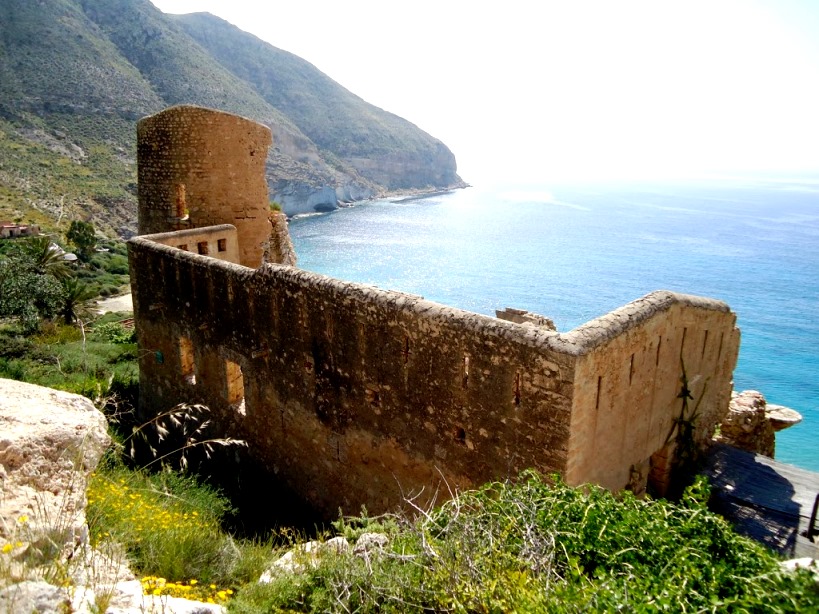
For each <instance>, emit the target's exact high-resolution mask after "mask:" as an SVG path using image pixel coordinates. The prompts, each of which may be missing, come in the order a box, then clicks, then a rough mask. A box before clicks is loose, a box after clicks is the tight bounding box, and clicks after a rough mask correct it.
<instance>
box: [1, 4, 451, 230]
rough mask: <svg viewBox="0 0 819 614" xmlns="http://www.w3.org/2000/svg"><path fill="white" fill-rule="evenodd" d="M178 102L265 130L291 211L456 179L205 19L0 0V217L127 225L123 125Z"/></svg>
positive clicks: (322, 80)
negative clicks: (245, 119) (257, 124)
mask: <svg viewBox="0 0 819 614" xmlns="http://www.w3.org/2000/svg"><path fill="white" fill-rule="evenodd" d="M211 38H212V39H213V40H210V39H211ZM231 49H232V50H233V52H232V53H231ZM269 65H272V67H271V66H269ZM277 92H281V94H279V95H277ZM300 92H301V94H300ZM180 103H188V104H199V105H202V106H210V107H215V108H219V109H223V110H226V111H230V112H233V113H238V114H241V115H244V116H246V117H250V118H252V119H255V120H257V121H261V122H263V123H265V124H267V125H268V126H270V128H271V130H272V131H273V134H274V147H273V148H271V152H270V155H269V158H268V179H269V184H270V187H271V197H272V198H274V199H276V200H279V201H282V202H283V203H284V205H285V209H286V210H289V212H290V213H295V212H300V211H305V210H312V209H314V208H316V207H318V208H332V207H335V206H336V204H337V199H342V200H355V199H359V198H367V197H370V196H374V195H379V194H382V193H384V192H385V190H394V189H399V188H400V189H424V188H443V187H452V186H455V185H460V183H461V182H460V178H458V176H457V174H456V173H455V161H454V157H453V156H452V154H451V153H450V152H449V150H448V149H446V147H445V146H444V145H443V144H442V143H440V142H439V141H437V140H436V139H433V138H432V137H430V136H429V135H427V134H426V133H423V132H422V131H421V130H419V129H418V128H416V127H415V126H413V125H412V124H410V123H409V122H406V121H404V120H402V119H400V118H398V117H396V116H394V115H391V114H389V113H386V112H384V111H382V110H380V109H377V108H376V107H373V106H372V105H368V104H367V103H365V102H364V101H362V100H360V99H359V98H358V97H356V96H354V95H353V94H351V93H350V92H347V91H346V90H344V89H343V88H342V87H341V86H339V85H338V84H336V83H334V82H333V81H332V80H331V79H329V77H327V76H326V75H323V74H322V73H320V72H319V71H318V70H317V69H316V68H315V67H313V66H311V65H310V64H308V63H307V62H304V61H303V60H301V59H299V58H297V57H296V56H293V55H292V54H288V53H287V52H284V51H281V50H278V49H275V48H274V47H271V46H270V45H267V44H266V43H263V42H262V41H260V40H258V39H256V38H255V37H253V36H251V35H249V34H246V33H244V32H242V31H240V30H238V29H236V28H235V27H233V26H231V25H230V24H227V23H226V22H224V21H222V20H220V19H218V18H215V17H213V16H211V15H191V16H169V15H165V14H163V13H161V12H160V11H159V10H158V9H156V8H155V7H154V6H153V5H152V4H151V3H150V2H148V0H48V1H47V2H36V3H35V2H30V1H26V0H0V218H2V219H6V218H15V219H18V218H23V219H31V220H33V221H37V222H41V223H47V221H48V219H49V218H51V220H52V225H53V222H54V219H59V220H61V223H64V222H66V221H67V220H69V219H71V218H77V217H85V218H90V219H93V220H94V221H95V223H97V224H98V225H100V226H102V227H103V228H106V229H107V230H110V231H117V232H120V233H122V234H128V233H129V232H130V231H131V229H133V227H134V226H135V193H136V191H135V185H134V178H135V173H134V170H135V167H134V164H135V163H134V152H135V143H134V139H135V122H136V120H137V119H139V118H140V117H143V116H145V115H148V114H151V113H154V112H156V111H159V110H161V109H162V108H164V107H166V106H170V105H173V104H180Z"/></svg>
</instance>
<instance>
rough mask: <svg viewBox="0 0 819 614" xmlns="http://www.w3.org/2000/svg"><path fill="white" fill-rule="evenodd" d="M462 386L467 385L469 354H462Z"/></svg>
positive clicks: (465, 386)
mask: <svg viewBox="0 0 819 614" xmlns="http://www.w3.org/2000/svg"><path fill="white" fill-rule="evenodd" d="M461 383H462V385H463V387H464V388H467V387H468V386H469V355H468V354H464V373H463V381H462V382H461Z"/></svg>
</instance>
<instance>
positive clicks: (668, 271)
mask: <svg viewBox="0 0 819 614" xmlns="http://www.w3.org/2000/svg"><path fill="white" fill-rule="evenodd" d="M290 230H291V234H292V236H293V240H294V243H295V246H296V251H297V253H298V257H299V266H300V267H302V268H305V269H308V270H312V271H316V272H319V273H324V274H327V275H331V276H333V277H338V278H341V279H347V280H351V281H360V282H365V283H370V284H374V285H377V286H379V287H382V288H388V289H395V290H401V291H404V292H410V293H413V294H420V295H422V296H424V297H426V298H428V299H430V300H434V301H438V302H441V303H444V304H446V305H452V306H455V307H460V308H462V309H467V310H470V311H474V312H478V313H483V314H487V315H494V310H495V309H496V308H502V307H507V306H508V307H517V308H520V309H527V310H530V311H534V312H536V313H540V314H543V315H546V316H549V317H551V318H552V319H554V321H555V323H556V324H557V327H558V329H559V330H561V331H567V330H570V329H572V328H574V327H575V326H577V325H579V324H582V323H583V322H586V321H588V320H590V319H591V318H594V317H597V316H600V315H602V314H604V313H606V312H608V311H611V310H612V309H615V308H617V307H619V306H621V305H624V304H625V303H627V302H629V301H631V300H634V299H635V298H638V297H640V296H642V295H644V294H646V293H648V292H651V291H652V290H657V289H668V290H675V291H679V292H686V293H690V294H700V295H704V296H710V297H715V298H719V299H722V300H724V301H726V302H727V303H728V304H729V305H730V306H731V308H732V309H733V310H734V311H735V312H736V313H737V315H738V322H739V327H740V329H741V331H742V345H741V350H740V358H739V364H738V366H737V370H736V372H735V388H736V389H737V390H746V389H756V390H760V391H761V392H763V394H765V396H766V398H767V399H768V401H769V402H771V403H778V404H782V405H787V406H790V407H793V408H794V409H797V410H798V411H800V412H801V413H802V414H803V416H804V418H805V419H804V421H803V422H802V424H800V425H798V426H796V427H793V428H791V429H789V430H786V431H783V432H781V433H780V434H779V435H778V436H777V458H778V459H779V460H782V461H785V462H789V463H794V464H796V465H800V466H802V467H805V468H808V469H812V470H815V471H819V401H818V400H817V399H819V322H817V315H819V181H817V180H814V181H809V180H803V181H795V180H794V181H784V180H782V181H758V180H757V181H751V180H744V181H740V180H719V181H717V180H712V181H700V182H697V183H690V182H688V183H678V184H674V183H656V184H646V183H643V184H625V183H619V184H607V185H604V184H589V185H537V186H522V185H509V186H494V187H492V188H480V187H475V188H470V189H467V190H459V191H456V192H452V193H449V194H444V195H438V196H431V197H427V198H421V199H415V200H406V201H403V202H389V201H376V202H370V203H365V204H361V205H358V206H356V207H352V208H349V209H341V210H338V211H335V212H333V213H330V214H325V215H317V216H311V217H305V218H299V219H295V220H293V221H292V222H291V226H290Z"/></svg>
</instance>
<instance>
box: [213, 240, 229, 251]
mask: <svg viewBox="0 0 819 614" xmlns="http://www.w3.org/2000/svg"><path fill="white" fill-rule="evenodd" d="M216 247H217V249H218V250H219V251H220V252H226V251H227V239H218V240H217V241H216Z"/></svg>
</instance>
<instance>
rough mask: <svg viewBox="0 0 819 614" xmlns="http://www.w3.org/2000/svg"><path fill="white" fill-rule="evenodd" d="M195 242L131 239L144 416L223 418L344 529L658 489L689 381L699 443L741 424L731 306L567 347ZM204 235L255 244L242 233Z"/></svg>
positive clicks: (671, 306)
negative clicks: (560, 487) (474, 496)
mask: <svg viewBox="0 0 819 614" xmlns="http://www.w3.org/2000/svg"><path fill="white" fill-rule="evenodd" d="M141 138H142V137H141ZM145 146H147V145H146V144H142V145H141V147H145ZM140 190H141V191H142V186H140ZM185 232H192V231H182V232H178V233H177V232H170V233H162V234H158V235H147V236H140V237H136V238H134V239H132V240H131V241H130V242H129V250H130V266H131V279H132V288H133V296H134V316H135V320H136V325H137V333H138V338H139V344H140V349H141V350H142V351H141V352H140V356H141V358H140V404H141V409H142V411H144V412H146V413H155V412H159V411H163V410H165V409H168V408H169V407H172V406H173V405H175V404H177V403H179V402H183V401H185V402H199V403H204V404H206V405H208V406H210V407H211V409H212V410H213V411H214V412H215V415H216V422H217V423H218V424H219V426H220V428H221V429H222V431H223V432H225V433H227V434H230V435H231V436H233V437H240V438H243V439H246V440H247V441H248V444H249V451H250V454H251V456H252V457H253V458H255V459H256V460H258V461H259V462H260V463H263V464H264V465H265V466H266V467H267V468H268V469H270V470H271V471H273V472H275V473H276V474H277V475H278V476H279V477H280V478H281V479H282V480H283V481H284V482H285V483H287V484H288V485H289V486H290V487H291V488H293V489H294V490H295V491H296V492H299V493H301V494H302V495H303V496H304V497H305V499H307V500H308V501H309V502H310V503H312V504H313V505H314V506H315V507H316V509H317V510H319V511H320V512H322V513H324V514H325V515H326V516H328V517H333V516H335V515H336V514H337V512H338V508H339V507H342V508H343V509H344V510H346V511H348V512H357V511H358V509H359V506H360V505H362V504H364V505H366V506H367V509H368V510H370V511H372V512H375V513H378V512H380V511H384V510H387V509H393V508H395V507H398V506H400V505H401V504H402V503H403V501H404V499H405V497H407V496H409V495H410V494H414V493H421V494H420V496H419V498H418V503H419V504H423V503H425V502H428V501H431V500H432V499H434V498H435V497H436V496H438V497H439V498H440V497H445V496H448V495H446V493H447V492H448V491H447V488H451V489H452V490H454V489H456V488H467V487H473V486H477V485H479V484H481V483H483V482H485V481H488V480H493V479H499V478H504V477H509V476H515V475H516V474H517V473H519V472H520V471H521V470H523V469H526V468H530V467H531V468H535V469H537V470H539V471H541V472H544V473H551V472H558V473H561V474H563V475H564V476H565V478H566V479H567V480H568V481H569V482H570V483H572V484H580V483H584V482H588V481H593V482H597V483H600V484H602V485H604V486H606V487H608V488H612V489H620V488H624V487H626V486H629V487H631V488H634V489H636V490H639V489H640V488H642V487H643V486H644V485H645V483H646V481H647V480H649V479H651V480H652V481H653V482H654V484H655V486H656V487H657V488H660V489H662V488H663V487H664V486H665V485H666V481H667V479H668V475H669V461H670V459H672V458H673V446H674V442H673V439H671V440H669V433H670V432H671V430H672V428H673V426H674V424H675V420H676V419H677V418H679V417H680V409H681V403H680V399H679V398H678V395H679V393H680V377H681V374H682V369H683V367H684V369H685V372H686V375H687V379H688V383H689V388H690V390H691V392H692V396H693V398H694V399H695V401H694V402H693V403H696V404H697V408H698V409H697V411H698V418H697V422H696V425H695V426H696V429H695V437H696V438H697V439H698V440H700V441H704V440H706V439H708V438H710V435H711V434H712V433H713V430H714V427H715V425H716V424H718V423H719V422H720V420H721V418H722V416H723V415H724V414H725V412H726V411H727V408H728V402H729V398H730V393H731V378H732V372H733V368H734V366H735V363H736V358H737V353H738V347H739V332H738V330H737V329H736V318H735V315H734V314H733V313H732V312H731V311H730V309H729V308H728V306H727V305H725V304H724V303H722V302H719V301H714V300H711V299H705V298H700V297H693V296H688V295H683V294H677V293H673V292H666V291H660V292H654V293H651V294H649V295H647V296H646V297H643V298H642V299H639V300H637V301H634V302H632V303H629V304H628V305H626V306H624V307H622V308H620V309H618V310H616V311H614V312H612V313H610V314H608V315H605V316H603V317H601V318H597V319H595V320H592V321H591V322H589V323H587V324H584V325H583V326H580V327H578V328H577V329H575V330H573V331H570V332H567V333H560V332H557V331H554V330H550V329H549V328H548V327H540V326H532V325H530V324H518V323H514V322H509V321H505V320H500V319H496V318H492V317H488V316H484V315H479V314H475V313H470V312H467V311H463V310H460V309H456V308H452V307H447V306H444V305H439V304H436V303H433V302H431V301H427V300H425V299H423V298H422V297H419V296H413V295H408V294H404V293H400V292H394V291H389V290H381V289H378V288H374V287H370V286H366V285H362V284H357V283H352V282H345V281H341V280H337V279H332V278H329V277H326V276H323V275H319V274H317V273H312V272H309V271H304V270H300V269H297V268H294V267H292V266H283V265H278V264H262V265H261V266H259V267H258V268H250V267H247V266H244V265H242V264H238V263H236V262H232V261H229V259H224V260H222V259H217V258H214V256H216V254H214V253H212V252H209V253H208V254H207V255H202V254H199V253H196V251H195V250H192V249H189V251H183V250H182V249H179V245H184V244H185V241H188V246H189V247H190V245H191V243H192V241H191V239H190V237H192V236H194V235H192V234H185ZM196 232H199V233H205V234H206V235H207V236H212V237H216V236H217V235H218V234H219V233H227V234H226V237H227V238H229V237H233V236H235V237H236V238H237V240H238V244H239V247H240V249H241V246H242V244H243V241H244V240H245V237H244V235H243V234H242V229H241V228H239V227H238V226H237V227H236V230H235V235H234V234H233V233H234V231H233V230H231V228H230V227H229V226H220V227H218V228H198V229H196ZM194 238H196V237H194ZM251 240H252V239H251ZM686 417H687V416H686ZM444 481H445V482H446V484H447V485H443V482H444ZM436 491H437V495H436Z"/></svg>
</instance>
